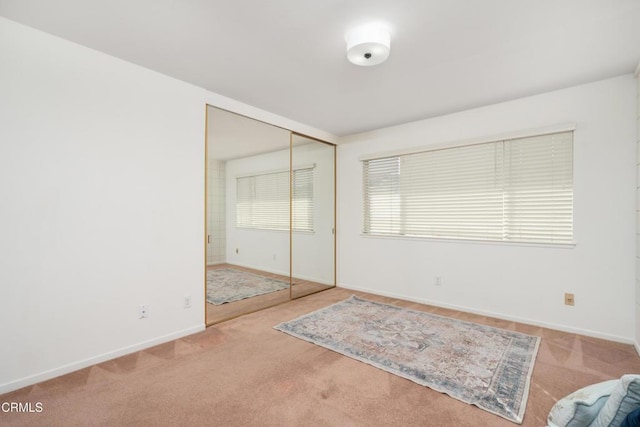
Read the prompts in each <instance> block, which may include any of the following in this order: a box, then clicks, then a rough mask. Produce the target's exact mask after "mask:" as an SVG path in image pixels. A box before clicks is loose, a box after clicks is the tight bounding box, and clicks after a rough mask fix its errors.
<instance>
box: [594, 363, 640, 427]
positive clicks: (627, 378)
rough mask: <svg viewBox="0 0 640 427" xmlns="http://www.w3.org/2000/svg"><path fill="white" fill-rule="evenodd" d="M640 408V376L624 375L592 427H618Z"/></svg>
mask: <svg viewBox="0 0 640 427" xmlns="http://www.w3.org/2000/svg"><path fill="white" fill-rule="evenodd" d="M638 408H640V375H623V376H622V378H620V381H619V382H618V384H617V385H616V387H615V389H614V390H613V392H612V393H611V396H609V399H608V400H607V402H606V403H605V404H604V407H603V408H602V410H601V411H600V413H599V414H598V416H597V417H596V419H595V420H593V424H591V427H610V426H615V427H618V426H620V424H622V422H623V421H624V419H625V418H626V417H627V415H628V414H629V413H630V412H632V411H634V410H636V409H638Z"/></svg>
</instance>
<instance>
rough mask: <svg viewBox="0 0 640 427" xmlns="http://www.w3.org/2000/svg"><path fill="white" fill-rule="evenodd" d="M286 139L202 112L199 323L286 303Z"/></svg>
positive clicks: (257, 125) (285, 134)
mask: <svg viewBox="0 0 640 427" xmlns="http://www.w3.org/2000/svg"><path fill="white" fill-rule="evenodd" d="M289 134H290V132H289V131H288V130H285V129H281V128H278V127H275V126H271V125H268V124H266V123H263V122H259V121H257V120H253V119H250V118H247V117H244V116H240V115H237V114H234V113H230V112H228V111H225V110H221V109H218V108H215V107H211V106H209V107H207V220H206V226H207V227H206V228H207V245H206V259H207V284H206V288H207V289H206V295H207V304H206V306H207V308H206V312H207V325H211V324H213V323H217V322H220V321H223V320H227V319H230V318H233V317H237V316H239V315H242V314H245V313H250V312H253V311H257V310H260V309H263V308H266V307H270V306H273V305H275V304H278V303H281V302H284V301H288V300H289V299H290V291H289V274H290V268H289V258H290V255H289V247H290V245H289V243H290V242H289V177H290V174H289V163H290V156H289V146H290V136H289Z"/></svg>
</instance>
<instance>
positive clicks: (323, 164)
mask: <svg viewBox="0 0 640 427" xmlns="http://www.w3.org/2000/svg"><path fill="white" fill-rule="evenodd" d="M326 148H327V146H326V145H324V144H321V143H316V144H309V145H304V146H300V147H295V148H294V159H293V165H294V167H296V166H305V165H311V164H312V163H313V164H315V169H314V228H315V231H314V233H312V234H309V233H296V232H294V233H293V272H294V276H295V277H298V278H302V279H307V280H313V281H316V282H320V283H326V284H333V235H332V232H331V229H332V228H333V223H332V219H333V218H332V215H333V204H332V203H333V185H332V182H333V155H332V150H327V149H326ZM288 169H289V150H281V151H275V152H271V153H267V154H260V155H257V156H251V157H245V158H242V159H235V160H229V161H227V191H226V193H227V233H226V234H227V262H229V263H231V264H235V265H241V266H244V267H250V268H255V269H258V270H263V271H269V272H272V273H277V274H282V275H286V276H288V275H289V232H288V231H271V230H253V229H241V228H236V225H235V218H236V212H235V205H236V178H237V177H238V176H239V175H247V174H252V173H261V172H268V171H274V170H288ZM327 183H328V184H329V185H327ZM329 202H331V205H329ZM329 206H330V209H329V211H330V213H331V216H329V215H327V207H329ZM236 249H237V252H236Z"/></svg>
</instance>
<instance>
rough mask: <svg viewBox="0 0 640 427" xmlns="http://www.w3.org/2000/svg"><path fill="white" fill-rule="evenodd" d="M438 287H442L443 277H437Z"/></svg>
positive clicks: (436, 283)
mask: <svg viewBox="0 0 640 427" xmlns="http://www.w3.org/2000/svg"><path fill="white" fill-rule="evenodd" d="M434 284H435V285H436V286H442V277H441V276H436V281H435V283H434Z"/></svg>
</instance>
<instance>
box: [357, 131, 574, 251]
mask: <svg viewBox="0 0 640 427" xmlns="http://www.w3.org/2000/svg"><path fill="white" fill-rule="evenodd" d="M363 166H364V233H365V234H378V235H404V236H428V237H442V238H447V237H448V238H468V239H479V240H506V241H517V242H544V243H571V241H572V240H573V225H572V224H573V132H562V133H555V134H548V135H541V136H535V137H529V138H519V139H512V140H505V141H496V142H489V143H482V144H476V145H468V146H461V147H453V148H446V149H440V150H432V151H424V152H419V153H412V154H403V155H397V156H391V157H385V158H380V159H373V160H365V161H364V165H363Z"/></svg>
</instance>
